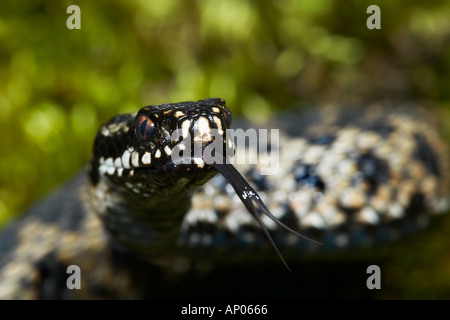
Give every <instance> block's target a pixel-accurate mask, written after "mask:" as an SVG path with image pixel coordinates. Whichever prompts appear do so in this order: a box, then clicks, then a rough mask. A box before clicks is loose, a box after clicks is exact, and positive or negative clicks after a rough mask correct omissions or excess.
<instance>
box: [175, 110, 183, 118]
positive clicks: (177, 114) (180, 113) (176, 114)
mask: <svg viewBox="0 0 450 320" xmlns="http://www.w3.org/2000/svg"><path fill="white" fill-rule="evenodd" d="M173 116H174V117H175V118H177V119H178V118H179V117H182V116H184V112H183V111H179V110H178V111H175V113H174V114H173Z"/></svg>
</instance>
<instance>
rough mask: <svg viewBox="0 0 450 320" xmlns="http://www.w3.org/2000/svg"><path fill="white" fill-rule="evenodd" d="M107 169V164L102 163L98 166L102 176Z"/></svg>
mask: <svg viewBox="0 0 450 320" xmlns="http://www.w3.org/2000/svg"><path fill="white" fill-rule="evenodd" d="M107 169H108V167H107V166H105V165H100V166H99V167H98V172H100V175H101V176H102V175H104V174H105V172H106V170H107Z"/></svg>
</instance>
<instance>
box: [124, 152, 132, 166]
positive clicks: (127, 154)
mask: <svg viewBox="0 0 450 320" xmlns="http://www.w3.org/2000/svg"><path fill="white" fill-rule="evenodd" d="M130 157H131V154H130V151H128V150H125V152H124V153H123V154H122V165H123V167H124V168H125V169H130V168H131V166H130Z"/></svg>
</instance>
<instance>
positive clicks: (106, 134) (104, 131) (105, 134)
mask: <svg viewBox="0 0 450 320" xmlns="http://www.w3.org/2000/svg"><path fill="white" fill-rule="evenodd" d="M100 132H101V134H102V135H104V136H105V137H107V136H109V130H108V129H107V128H105V127H102V128H101V129H100Z"/></svg>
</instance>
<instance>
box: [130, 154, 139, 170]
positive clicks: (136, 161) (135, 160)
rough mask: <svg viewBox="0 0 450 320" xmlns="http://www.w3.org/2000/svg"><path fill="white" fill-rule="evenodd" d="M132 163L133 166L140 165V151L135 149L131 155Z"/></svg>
mask: <svg viewBox="0 0 450 320" xmlns="http://www.w3.org/2000/svg"><path fill="white" fill-rule="evenodd" d="M131 164H132V165H133V167H135V168H138V167H139V152H137V151H135V152H133V154H132V155H131Z"/></svg>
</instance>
